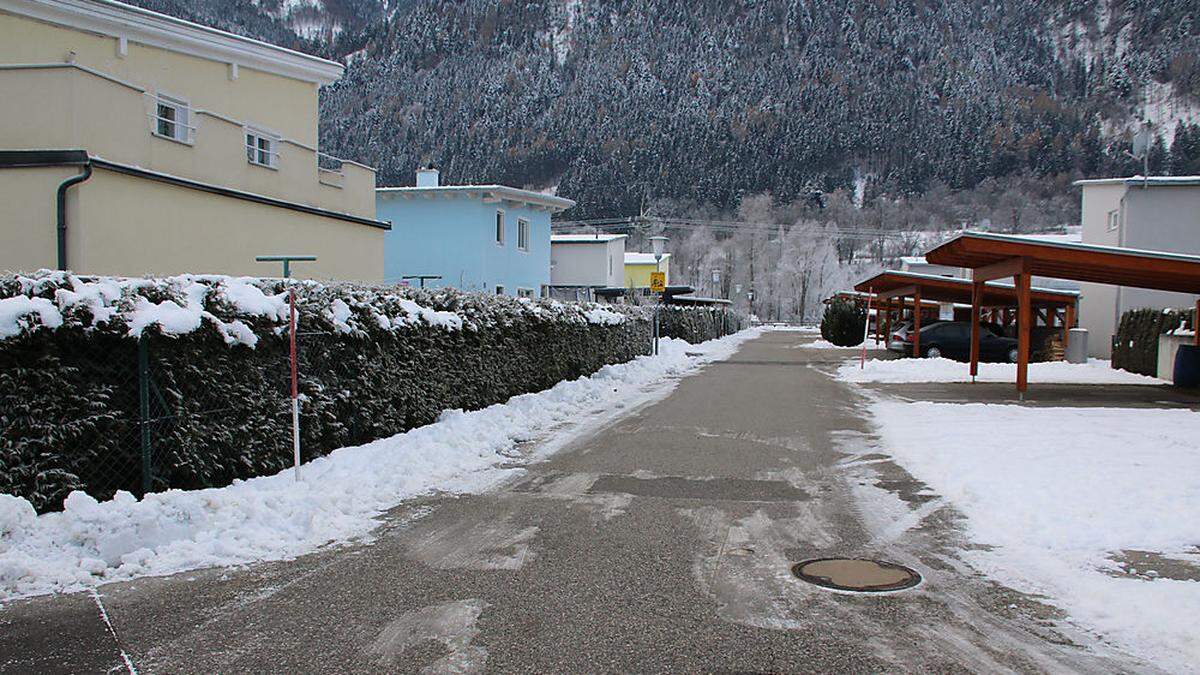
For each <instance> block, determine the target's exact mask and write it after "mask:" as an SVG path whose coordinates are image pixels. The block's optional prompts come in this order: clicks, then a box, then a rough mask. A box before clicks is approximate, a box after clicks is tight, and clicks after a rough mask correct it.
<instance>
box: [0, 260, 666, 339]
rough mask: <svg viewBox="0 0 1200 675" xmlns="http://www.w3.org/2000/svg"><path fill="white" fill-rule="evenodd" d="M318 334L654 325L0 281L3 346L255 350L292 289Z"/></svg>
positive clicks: (282, 323) (149, 283) (590, 317)
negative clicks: (186, 343) (121, 339)
mask: <svg viewBox="0 0 1200 675" xmlns="http://www.w3.org/2000/svg"><path fill="white" fill-rule="evenodd" d="M289 289H294V290H295V292H296V311H297V314H298V316H299V317H300V321H301V322H302V323H304V324H305V325H306V326H310V327H311V328H312V329H315V330H321V331H336V332H339V333H348V334H361V335H366V334H367V333H369V332H371V331H379V330H384V331H396V330H400V329H403V328H406V327H419V326H429V327H434V328H439V329H444V330H450V331H458V330H463V329H467V330H476V329H478V328H480V327H483V326H489V325H506V324H510V323H512V322H513V321H514V320H515V319H517V318H518V317H522V316H524V317H534V318H537V319H541V320H548V321H568V322H573V323H591V324H598V325H616V324H620V323H623V322H624V321H625V320H626V319H627V318H630V317H632V318H638V319H646V314H645V312H644V311H643V310H641V309H639V308H635V307H625V306H610V307H601V306H600V305H594V304H588V303H562V302H558V301H555V300H532V299H529V298H519V299H518V298H510V297H506V296H494V295H488V294H478V293H463V292H460V291H456V290H453V289H437V290H423V289H421V290H418V289H411V288H407V287H403V286H368V285H356V284H348V283H328V284H326V283H320V282H315V281H300V280H287V279H261V278H257V277H230V276H224V275H195V274H182V275H178V276H173V277H163V278H125V277H87V276H80V275H75V274H72V273H70V272H61V271H58V272H56V271H51V270H40V271H38V272H36V273H34V274H32V275H29V276H25V275H6V276H0V340H5V339H9V338H13V337H16V336H19V335H22V334H27V333H31V332H35V331H39V330H55V329H64V328H73V329H82V330H99V331H105V332H109V333H115V334H121V335H126V336H131V337H137V336H140V335H141V334H142V332H143V331H146V330H154V331H157V332H160V333H163V334H166V335H183V334H186V333H191V332H192V331H195V330H198V329H200V328H201V327H203V326H206V325H209V326H212V327H213V328H215V329H216V331H217V332H218V333H219V334H220V335H221V337H222V338H223V339H224V340H225V342H226V343H228V344H231V345H232V344H244V345H248V346H250V347H253V346H255V345H256V344H257V343H258V339H259V336H260V335H266V334H271V333H274V334H279V333H281V332H282V331H283V330H284V329H285V328H286V326H287V322H288V316H289V303H288V291H289Z"/></svg>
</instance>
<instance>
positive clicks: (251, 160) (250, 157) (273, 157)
mask: <svg viewBox="0 0 1200 675" xmlns="http://www.w3.org/2000/svg"><path fill="white" fill-rule="evenodd" d="M252 139H253V144H252ZM281 139H282V136H280V135H279V134H277V133H275V132H272V131H267V130H266V129H263V128H262V127H256V126H252V125H249V124H247V125H246V126H244V127H242V140H243V141H244V142H243V144H242V152H244V153H245V154H246V163H248V164H253V165H254V166H261V167H263V168H264V169H276V170H278V169H279V149H278V148H279V141H280V140H281ZM263 141H266V142H267V147H266V149H264V148H262V147H261V145H260V144H261V143H262V142H263ZM264 153H265V157H266V161H265V162H264V161H263V160H262V158H263V156H264Z"/></svg>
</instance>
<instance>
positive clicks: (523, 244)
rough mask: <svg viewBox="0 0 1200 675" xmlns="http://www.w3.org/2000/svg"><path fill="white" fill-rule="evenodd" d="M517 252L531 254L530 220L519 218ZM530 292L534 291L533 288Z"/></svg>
mask: <svg viewBox="0 0 1200 675" xmlns="http://www.w3.org/2000/svg"><path fill="white" fill-rule="evenodd" d="M517 250H518V251H524V252H525V253H529V219H528V218H517ZM529 290H531V291H532V290H533V289H532V288H531V289H529Z"/></svg>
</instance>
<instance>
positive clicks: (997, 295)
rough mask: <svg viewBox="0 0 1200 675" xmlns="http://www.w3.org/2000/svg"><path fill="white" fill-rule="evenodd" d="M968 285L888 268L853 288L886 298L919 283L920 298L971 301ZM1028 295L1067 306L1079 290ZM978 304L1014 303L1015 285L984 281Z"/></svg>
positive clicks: (1039, 291) (908, 291)
mask: <svg viewBox="0 0 1200 675" xmlns="http://www.w3.org/2000/svg"><path fill="white" fill-rule="evenodd" d="M971 285H972V284H971V281H970V280H969V279H961V278H958V277H943V276H937V275H934V274H918V273H916V272H900V271H895V270H889V271H887V272H880V273H879V274H877V275H875V276H873V277H871V278H870V279H867V280H866V281H862V282H860V283H858V284H856V285H855V286H854V290H856V291H859V292H867V291H870V292H872V293H874V294H875V295H876V296H879V297H880V298H881V299H887V298H893V297H897V296H900V295H906V296H911V295H912V294H913V291H915V290H916V288H918V287H919V288H920V289H921V301H922V302H924V301H926V300H932V301H935V302H958V303H964V304H967V305H970V304H971ZM1030 297H1031V299H1032V300H1033V302H1034V304H1037V305H1055V306H1066V305H1074V304H1075V302H1076V301H1077V300H1078V299H1079V294H1078V293H1076V292H1074V291H1063V290H1054V289H1048V288H1035V289H1032V292H1031V294H1030ZM980 304H981V305H983V306H986V307H1010V306H1011V307H1015V306H1016V305H1017V289H1016V288H1015V287H1014V286H1012V285H1011V284H1004V283H999V282H995V281H989V282H988V283H986V284H984V290H983V297H982V298H981V299H980Z"/></svg>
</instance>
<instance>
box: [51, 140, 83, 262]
mask: <svg viewBox="0 0 1200 675" xmlns="http://www.w3.org/2000/svg"><path fill="white" fill-rule="evenodd" d="M91 177H92V163H91V161H90V160H89V161H87V162H84V164H83V171H81V172H79V173H77V174H75V175H74V176H71V177H70V178H68V179H66V180H64V181H63V182H62V183H59V185H58V195H57V211H56V218H55V220H56V224H57V225H58V269H60V270H66V269H67V190H69V189H70V188H71V186H72V185H78V184H79V183H82V182H83V181H85V180H87V179H89V178H91Z"/></svg>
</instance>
